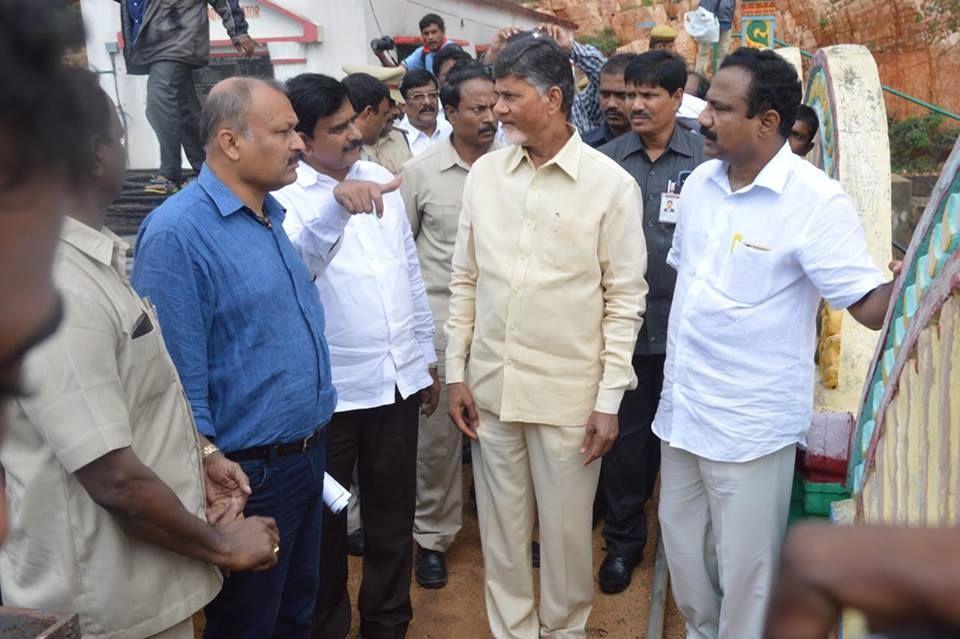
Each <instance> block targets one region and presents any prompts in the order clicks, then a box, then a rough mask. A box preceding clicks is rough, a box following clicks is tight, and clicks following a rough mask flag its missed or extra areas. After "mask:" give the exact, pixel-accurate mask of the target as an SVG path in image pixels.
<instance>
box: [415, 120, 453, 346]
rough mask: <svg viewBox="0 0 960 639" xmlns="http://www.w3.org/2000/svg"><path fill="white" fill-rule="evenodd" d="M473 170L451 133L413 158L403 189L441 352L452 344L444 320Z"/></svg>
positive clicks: (446, 313)
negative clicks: (463, 205) (466, 186)
mask: <svg viewBox="0 0 960 639" xmlns="http://www.w3.org/2000/svg"><path fill="white" fill-rule="evenodd" d="M469 172H470V165H469V164H467V163H466V162H464V161H463V160H461V159H460V155H459V154H458V153H457V151H456V149H454V148H453V144H451V143H450V136H449V135H448V136H447V137H446V138H444V139H443V140H440V141H439V142H437V143H436V144H434V145H433V146H432V147H430V148H429V149H427V150H426V151H424V152H423V153H422V154H420V155H418V156H417V157H415V158H413V159H412V160H410V161H409V162H407V163H406V164H405V165H404V166H403V171H402V174H403V182H402V183H401V184H400V193H401V195H403V202H404V205H405V206H406V209H407V219H409V220H410V229H411V230H412V231H413V237H414V239H415V240H416V242H417V254H418V255H419V256H420V271H421V273H422V274H423V281H424V283H425V284H426V285H427V297H428V298H429V300H430V310H431V311H433V319H434V320H435V321H436V323H437V332H436V338H435V341H436V347H437V351H438V352H442V351H443V350H444V349H445V348H446V344H447V339H446V335H445V334H444V332H443V326H444V324H446V323H447V317H448V316H449V311H448V309H449V306H450V264H451V262H452V261H453V247H454V243H455V242H456V241H457V226H458V224H459V221H460V206H461V203H462V202H463V185H464V183H465V182H466V181H467V173H469Z"/></svg>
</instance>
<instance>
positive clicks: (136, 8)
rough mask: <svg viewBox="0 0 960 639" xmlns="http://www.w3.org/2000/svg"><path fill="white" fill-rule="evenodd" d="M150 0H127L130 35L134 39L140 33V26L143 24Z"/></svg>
mask: <svg viewBox="0 0 960 639" xmlns="http://www.w3.org/2000/svg"><path fill="white" fill-rule="evenodd" d="M148 1H149V0H127V11H129V13H130V22H131V23H132V24H131V26H130V37H132V38H133V39H134V40H136V39H137V36H138V35H140V27H142V26H143V15H144V14H145V13H146V12H147V2H148Z"/></svg>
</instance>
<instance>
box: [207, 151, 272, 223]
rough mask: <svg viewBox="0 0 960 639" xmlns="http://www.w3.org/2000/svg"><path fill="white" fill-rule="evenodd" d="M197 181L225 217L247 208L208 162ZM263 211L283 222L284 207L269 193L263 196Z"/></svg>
mask: <svg viewBox="0 0 960 639" xmlns="http://www.w3.org/2000/svg"><path fill="white" fill-rule="evenodd" d="M197 183H198V184H199V185H200V188H202V189H203V190H204V192H206V194H207V195H209V196H210V199H211V200H213V203H214V205H215V206H216V207H217V210H218V211H219V212H220V215H222V216H223V217H228V216H230V215H233V214H234V213H236V212H237V211H242V210H243V209H246V208H247V205H246V204H244V203H243V202H241V201H240V198H238V197H237V196H236V195H235V194H234V192H233V191H231V190H230V187H228V186H227V185H226V184H224V183H223V181H222V180H221V179H220V178H219V177H218V176H217V174H216V173H215V172H214V170H213V169H211V168H210V167H209V166H207V164H204V165H203V166H202V167H201V168H200V175H199V176H197ZM263 212H264V213H265V214H266V215H268V216H270V217H274V218H277V219H278V220H279V221H280V222H283V216H284V210H283V207H282V206H280V203H279V202H277V201H276V200H275V199H274V198H273V196H272V195H270V194H269V193H268V194H267V195H266V197H264V198H263Z"/></svg>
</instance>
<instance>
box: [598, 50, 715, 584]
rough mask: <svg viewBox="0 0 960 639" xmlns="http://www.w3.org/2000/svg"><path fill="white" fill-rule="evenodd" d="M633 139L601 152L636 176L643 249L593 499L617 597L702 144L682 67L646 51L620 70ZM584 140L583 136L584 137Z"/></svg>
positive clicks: (607, 576) (652, 450) (650, 476)
mask: <svg viewBox="0 0 960 639" xmlns="http://www.w3.org/2000/svg"><path fill="white" fill-rule="evenodd" d="M624 78H625V82H626V92H627V93H629V94H632V95H633V100H632V102H630V104H629V105H628V108H629V110H630V111H629V112H630V127H631V129H632V133H629V134H627V135H623V136H620V137H619V138H617V139H616V140H614V141H613V142H610V143H609V144H606V145H605V146H602V147H600V151H601V152H602V153H606V154H607V155H608V156H610V157H611V158H613V159H614V160H616V161H617V162H618V163H619V164H620V166H622V167H623V168H624V169H626V171H627V172H628V173H630V174H631V175H632V176H633V177H634V178H636V180H637V183H638V184H639V185H640V190H641V191H642V192H643V198H644V207H643V227H644V228H643V233H644V236H645V238H646V243H647V283H648V284H649V286H650V292H649V293H648V295H647V310H646V314H645V317H644V322H643V327H642V328H641V329H640V336H639V337H638V339H637V346H636V350H635V351H634V355H633V368H634V371H635V372H636V374H637V380H638V383H637V388H636V390H633V391H628V392H627V394H626V395H625V396H624V398H623V402H622V403H621V405H620V434H619V436H618V437H617V440H616V442H615V443H614V445H613V449H612V450H611V451H610V452H609V453H607V455H606V456H605V457H604V458H603V466H602V470H601V472H600V486H599V488H598V492H599V500H600V501H601V503H602V504H603V506H604V507H605V511H606V516H605V522H604V527H603V538H604V540H605V542H606V548H607V556H606V558H605V559H604V561H603V563H602V564H601V566H600V574H599V579H600V589H601V590H603V591H604V592H606V593H609V594H612V593H618V592H622V591H623V590H625V589H626V588H627V586H629V585H630V577H631V574H632V572H633V568H634V567H635V566H636V565H637V564H638V563H639V562H640V559H641V558H642V556H643V547H644V545H645V544H646V541H647V522H646V519H645V517H644V513H643V508H644V504H645V503H646V501H647V499H649V497H650V494H651V492H652V491H653V486H654V483H655V482H656V478H657V472H658V471H659V469H660V441H659V440H658V439H657V436H656V435H654V434H653V431H652V430H651V423H652V422H653V417H654V415H655V414H656V412H657V403H658V402H659V400H660V391H661V388H662V386H663V364H664V357H665V352H666V342H667V318H668V316H669V314H670V304H671V302H672V300H673V288H674V285H675V284H676V272H675V271H674V270H673V269H672V268H670V267H669V266H667V263H666V259H667V252H668V251H669V250H670V246H671V244H672V243H673V231H674V228H675V225H676V204H677V199H678V197H679V193H680V188H681V187H682V185H683V180H684V179H685V178H686V176H687V175H689V173H690V172H691V171H692V170H693V169H694V168H696V167H697V165H699V164H700V163H701V162H703V161H704V156H703V138H702V137H701V136H699V135H696V134H695V133H691V132H690V131H688V130H687V129H685V128H683V127H681V126H678V125H677V121H676V115H677V110H678V109H679V108H680V102H681V100H682V99H683V89H684V86H685V85H686V81H687V67H686V64H685V63H684V61H683V60H682V59H680V58H678V57H677V56H676V55H674V54H672V53H669V52H666V51H648V52H647V53H644V54H642V55H639V56H637V57H636V58H635V59H633V60H632V61H631V62H630V63H629V64H628V65H627V67H626V70H625V72H624ZM584 139H586V137H585V138H584Z"/></svg>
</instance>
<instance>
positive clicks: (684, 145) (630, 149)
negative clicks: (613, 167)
mask: <svg viewBox="0 0 960 639" xmlns="http://www.w3.org/2000/svg"><path fill="white" fill-rule="evenodd" d="M692 135H693V134H692V133H690V132H689V131H685V130H683V129H681V128H680V127H679V126H677V125H676V124H674V125H673V133H672V134H671V136H670V142H668V143H667V150H668V151H673V152H674V153H679V154H680V155H685V156H687V157H691V158H692V157H693V156H694V155H696V152H697V150H696V147H695V146H694V144H693V141H692V140H691V139H690V136H692ZM634 153H643V154H644V155H646V153H647V150H646V148H645V147H644V146H643V140H641V139H640V136H639V135H636V134H635V135H631V136H628V137H627V138H626V140H625V144H624V145H623V147H622V148H621V149H620V152H619V153H618V154H617V155H616V157H615V158H614V159H616V160H623V159H625V158H627V157H629V156H631V155H633V154H634Z"/></svg>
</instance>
